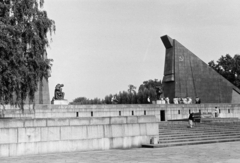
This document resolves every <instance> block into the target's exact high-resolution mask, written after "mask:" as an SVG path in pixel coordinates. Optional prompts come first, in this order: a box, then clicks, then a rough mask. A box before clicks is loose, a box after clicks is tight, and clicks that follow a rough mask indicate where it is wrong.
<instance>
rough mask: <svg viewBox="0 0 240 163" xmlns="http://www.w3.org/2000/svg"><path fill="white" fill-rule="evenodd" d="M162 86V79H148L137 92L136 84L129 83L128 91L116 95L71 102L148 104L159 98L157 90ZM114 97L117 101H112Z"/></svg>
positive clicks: (78, 99)
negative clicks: (101, 98)
mask: <svg viewBox="0 0 240 163" xmlns="http://www.w3.org/2000/svg"><path fill="white" fill-rule="evenodd" d="M161 87H162V83H161V81H158V80H157V79H155V80H148V81H145V82H143V84H141V85H140V87H139V89H138V92H136V87H135V86H134V85H129V86H128V90H127V91H122V92H119V93H117V94H114V95H112V94H110V95H107V96H105V99H103V100H100V99H98V98H95V99H94V100H91V99H87V98H85V97H79V98H76V99H75V100H73V102H72V103H70V104H75V105H78V104H148V103H151V102H152V101H155V100H157V93H156V92H157V91H156V90H157V89H159V88H160V89H161ZM113 97H114V99H116V100H115V101H112V99H113ZM148 97H149V98H150V100H151V101H150V102H149V101H148Z"/></svg>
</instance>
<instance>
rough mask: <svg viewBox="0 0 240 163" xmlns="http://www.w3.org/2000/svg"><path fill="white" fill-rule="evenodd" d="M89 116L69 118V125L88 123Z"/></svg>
mask: <svg viewBox="0 0 240 163" xmlns="http://www.w3.org/2000/svg"><path fill="white" fill-rule="evenodd" d="M90 120H91V119H90V118H74V119H69V123H70V126H75V125H77V126H79V125H90Z"/></svg>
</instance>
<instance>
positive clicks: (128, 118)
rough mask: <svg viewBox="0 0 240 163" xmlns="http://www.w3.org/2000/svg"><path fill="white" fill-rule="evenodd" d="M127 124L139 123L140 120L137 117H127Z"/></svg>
mask: <svg viewBox="0 0 240 163" xmlns="http://www.w3.org/2000/svg"><path fill="white" fill-rule="evenodd" d="M127 123H138V118H137V117H136V116H129V117H127Z"/></svg>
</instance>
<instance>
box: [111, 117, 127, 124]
mask: <svg viewBox="0 0 240 163" xmlns="http://www.w3.org/2000/svg"><path fill="white" fill-rule="evenodd" d="M123 123H127V118H126V117H111V118H110V124H123Z"/></svg>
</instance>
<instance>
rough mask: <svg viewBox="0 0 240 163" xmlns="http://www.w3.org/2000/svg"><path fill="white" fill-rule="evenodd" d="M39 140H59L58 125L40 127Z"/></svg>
mask: <svg viewBox="0 0 240 163" xmlns="http://www.w3.org/2000/svg"><path fill="white" fill-rule="evenodd" d="M40 130H41V141H57V140H60V127H41V128H40Z"/></svg>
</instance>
